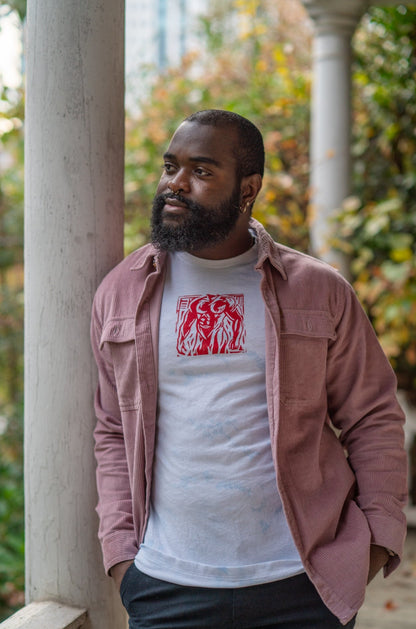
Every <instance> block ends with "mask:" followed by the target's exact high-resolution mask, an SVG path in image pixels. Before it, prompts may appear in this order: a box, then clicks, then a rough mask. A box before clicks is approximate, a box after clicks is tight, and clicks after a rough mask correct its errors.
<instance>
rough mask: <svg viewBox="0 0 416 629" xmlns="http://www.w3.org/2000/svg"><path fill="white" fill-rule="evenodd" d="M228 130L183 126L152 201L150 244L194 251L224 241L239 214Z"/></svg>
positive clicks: (231, 138) (231, 133)
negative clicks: (151, 242)
mask: <svg viewBox="0 0 416 629" xmlns="http://www.w3.org/2000/svg"><path fill="white" fill-rule="evenodd" d="M235 142H236V137H235V131H234V129H232V128H224V127H222V128H216V127H213V126H209V125H200V124H198V123H195V122H184V123H182V125H181V126H180V127H179V129H178V130H177V131H176V133H175V135H174V136H173V138H172V141H171V143H170V145H169V148H168V150H167V152H166V153H165V155H164V170H163V174H162V177H161V179H160V182H159V185H158V188H157V191H156V196H155V198H154V202H153V214H152V241H153V242H154V243H155V244H156V245H157V246H159V247H160V248H161V249H164V250H167V251H189V252H191V253H192V252H194V253H195V252H198V251H201V250H202V249H205V248H206V247H212V246H214V245H217V244H218V243H222V242H224V241H226V239H227V237H228V236H229V235H230V233H231V232H232V231H233V230H234V229H235V227H236V224H237V222H238V220H239V217H240V216H241V214H240V181H238V180H237V176H236V171H237V162H236V158H235V156H234V153H233V147H234V145H235Z"/></svg>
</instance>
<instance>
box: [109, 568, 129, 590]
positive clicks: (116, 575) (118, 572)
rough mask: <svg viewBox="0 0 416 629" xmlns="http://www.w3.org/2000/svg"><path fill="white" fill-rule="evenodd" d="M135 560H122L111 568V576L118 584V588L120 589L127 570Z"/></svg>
mask: <svg viewBox="0 0 416 629" xmlns="http://www.w3.org/2000/svg"><path fill="white" fill-rule="evenodd" d="M132 563H133V561H130V560H128V561H121V562H120V563H116V565H115V566H113V567H112V568H111V570H110V576H111V577H112V578H113V579H114V583H115V584H116V586H117V590H118V591H120V585H121V582H122V580H123V577H124V575H125V574H126V572H127V570H128V569H129V568H130V566H131V564H132Z"/></svg>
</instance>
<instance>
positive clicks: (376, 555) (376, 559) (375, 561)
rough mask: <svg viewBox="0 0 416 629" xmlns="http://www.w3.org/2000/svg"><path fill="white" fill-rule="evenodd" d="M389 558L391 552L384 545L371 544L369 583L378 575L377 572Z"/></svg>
mask: <svg viewBox="0 0 416 629" xmlns="http://www.w3.org/2000/svg"><path fill="white" fill-rule="evenodd" d="M388 560H389V553H388V551H387V550H386V549H385V548H384V546H377V545H376V544H371V546H370V569H369V571H368V580H367V583H370V581H372V580H373V579H374V577H375V576H376V574H377V572H379V571H380V570H381V569H382V567H383V566H385V565H386V563H387V562H388Z"/></svg>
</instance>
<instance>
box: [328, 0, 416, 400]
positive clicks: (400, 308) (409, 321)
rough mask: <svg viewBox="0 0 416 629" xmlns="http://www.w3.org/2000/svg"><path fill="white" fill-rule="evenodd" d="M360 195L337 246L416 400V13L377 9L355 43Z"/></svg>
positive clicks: (345, 211) (341, 221) (343, 220)
mask: <svg viewBox="0 0 416 629" xmlns="http://www.w3.org/2000/svg"><path fill="white" fill-rule="evenodd" d="M354 85H355V97H354V143H353V153H354V157H355V160H354V194H355V195H356V197H357V198H352V199H348V200H347V201H346V202H345V204H344V207H343V208H342V210H341V212H340V214H339V216H338V226H337V240H336V242H335V246H336V247H338V248H339V249H341V250H342V251H344V252H346V253H347V254H348V255H349V256H350V257H351V272H352V276H353V283H354V286H355V288H356V290H357V293H358V295H359V297H360V300H361V302H362V303H363V305H364V307H365V308H366V310H367V312H368V314H369V317H370V319H371V321H372V323H373V325H374V327H375V329H376V331H377V333H378V336H379V339H380V341H381V343H382V345H383V347H384V350H385V352H386V353H387V355H388V356H389V358H390V360H391V363H392V365H393V367H394V368H395V370H396V373H397V375H398V379H399V386H401V387H402V388H403V389H405V390H407V391H408V393H409V396H411V395H413V397H414V399H415V401H416V394H415V392H416V131H415V130H416V99H415V94H416V7H412V6H407V7H405V6H403V5H399V6H398V7H397V6H396V7H391V8H384V9H381V8H377V7H373V8H372V9H371V10H370V11H369V12H368V14H367V15H366V16H365V18H364V19H363V22H362V24H361V28H360V29H359V30H358V31H357V33H356V36H355V59H354Z"/></svg>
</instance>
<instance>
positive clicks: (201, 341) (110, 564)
mask: <svg viewBox="0 0 416 629" xmlns="http://www.w3.org/2000/svg"><path fill="white" fill-rule="evenodd" d="M263 170H264V148H263V140H262V136H261V133H260V132H259V130H258V129H257V128H256V127H255V126H254V125H253V124H252V123H251V122H250V121H248V120H246V119H245V118H243V117H241V116H239V115H238V114H235V113H231V112H228V111H221V110H207V111H202V112H197V113H196V114H193V115H192V116H190V117H189V118H187V119H186V120H185V121H184V122H183V123H182V124H181V125H180V126H179V128H178V129H177V131H176V133H175V134H174V136H173V138H172V140H171V142H170V145H169V147H168V149H167V151H166V153H165V154H164V166H163V172H162V176H161V179H160V182H159V185H158V188H157V191H156V196H155V200H154V204H153V215H152V243H151V244H148V245H145V246H144V247H142V248H141V249H139V250H138V251H135V252H134V253H132V254H131V255H130V256H128V257H127V258H126V259H125V260H124V261H123V262H121V263H120V264H119V265H118V266H117V267H116V268H115V269H114V270H113V271H112V272H110V273H109V275H108V276H107V277H106V278H105V279H104V281H103V282H102V284H101V286H100V287H99V289H98V291H97V294H96V297H95V300H94V308H93V317H92V346H93V350H94V354H95V358H96V361H97V365H98V373H99V384H98V389H97V395H96V404H95V406H96V414H97V419H98V421H97V426H96V429H95V440H96V458H97V463H98V467H97V483H98V493H99V503H98V507H97V510H98V514H99V517H100V529H99V537H100V540H101V544H102V549H103V555H104V565H105V569H106V571H107V572H108V574H110V575H111V576H112V577H113V579H114V581H115V583H116V585H117V587H118V588H120V594H121V598H122V601H123V603H124V605H125V607H126V609H127V611H128V614H129V627H130V629H137V628H139V627H152V628H154V629H156V628H157V629H159V628H160V629H162V628H165V629H175V628H183V627H189V628H191V629H198V628H201V629H202V628H208V627H209V628H211V629H219V628H221V627H224V628H227V629H232V628H243V627H244V628H253V629H254V628H261V627H276V628H277V627H279V628H280V629H299V628H301V629H303V628H305V629H306V628H310V629H318V628H319V629H335V628H337V627H341V626H346V627H349V628H350V629H351V628H352V627H353V626H354V622H355V616H356V614H357V611H358V609H359V608H360V606H361V604H362V602H363V600H364V593H365V587H366V584H367V582H368V581H369V580H371V579H372V578H373V576H374V575H375V574H376V573H377V572H378V571H379V570H380V569H382V568H384V572H385V575H386V576H387V575H388V574H389V573H390V572H391V571H392V570H393V569H394V568H395V567H397V565H398V564H399V562H400V556H401V553H402V550H403V541H404V536H405V531H406V522H405V518H404V515H403V511H402V509H403V506H404V504H405V502H406V496H407V491H406V454H405V451H404V448H403V442H404V439H403V420H404V417H403V413H402V411H401V409H400V407H399V406H398V403H397V400H396V397H395V390H396V381H395V377H394V374H393V372H392V370H391V368H390V366H389V364H388V361H387V359H386V358H385V356H384V354H383V352H382V350H381V348H380V345H379V343H378V341H377V339H376V337H375V334H374V332H373V329H372V327H371V325H370V323H369V321H368V319H367V318H366V316H365V314H364V312H363V310H362V308H361V306H360V305H359V303H358V301H357V299H356V297H355V295H354V292H353V290H352V288H351V287H350V285H349V284H348V283H347V282H346V281H345V280H344V279H343V278H342V277H341V276H340V275H339V274H338V273H337V272H336V271H335V270H334V269H332V268H331V267H329V266H328V265H326V264H324V263H322V262H320V261H318V260H316V259H314V258H312V257H309V256H306V255H304V254H301V253H298V252H296V251H294V250H292V249H289V248H287V247H284V246H282V245H279V244H277V243H276V242H274V241H273V240H272V238H271V237H270V236H269V235H268V233H267V232H266V231H265V229H264V228H263V227H262V226H261V225H260V223H258V222H257V221H255V220H253V219H252V218H251V210H252V207H253V204H254V202H255V200H256V197H257V195H258V193H259V191H260V189H261V185H262V177H263ZM333 427H335V428H336V429H337V430H336V431H334V429H333Z"/></svg>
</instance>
